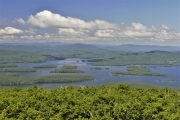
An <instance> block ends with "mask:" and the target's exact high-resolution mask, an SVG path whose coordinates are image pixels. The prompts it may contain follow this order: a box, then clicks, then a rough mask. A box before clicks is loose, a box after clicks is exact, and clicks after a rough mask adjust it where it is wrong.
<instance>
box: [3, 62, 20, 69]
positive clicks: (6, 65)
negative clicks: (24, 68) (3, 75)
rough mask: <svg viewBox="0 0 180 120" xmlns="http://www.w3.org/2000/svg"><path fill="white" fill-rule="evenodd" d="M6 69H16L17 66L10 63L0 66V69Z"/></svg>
mask: <svg viewBox="0 0 180 120" xmlns="http://www.w3.org/2000/svg"><path fill="white" fill-rule="evenodd" d="M6 67H18V64H12V63H8V64H0V68H6Z"/></svg>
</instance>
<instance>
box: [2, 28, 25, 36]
mask: <svg viewBox="0 0 180 120" xmlns="http://www.w3.org/2000/svg"><path fill="white" fill-rule="evenodd" d="M21 33H23V31H22V30H20V29H16V28H13V27H5V28H4V29H0V35H12V34H21Z"/></svg>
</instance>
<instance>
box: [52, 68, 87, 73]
mask: <svg viewBox="0 0 180 120" xmlns="http://www.w3.org/2000/svg"><path fill="white" fill-rule="evenodd" d="M50 73H84V71H82V70H76V69H57V70H53V71H51V72H50Z"/></svg>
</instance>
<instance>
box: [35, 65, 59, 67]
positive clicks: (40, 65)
mask: <svg viewBox="0 0 180 120" xmlns="http://www.w3.org/2000/svg"><path fill="white" fill-rule="evenodd" d="M33 68H57V66H55V65H37V66H34V67H33Z"/></svg>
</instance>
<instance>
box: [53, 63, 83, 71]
mask: <svg viewBox="0 0 180 120" xmlns="http://www.w3.org/2000/svg"><path fill="white" fill-rule="evenodd" d="M50 73H84V71H82V70H77V66H70V65H64V66H62V67H61V69H57V70H53V71H51V72H50Z"/></svg>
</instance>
